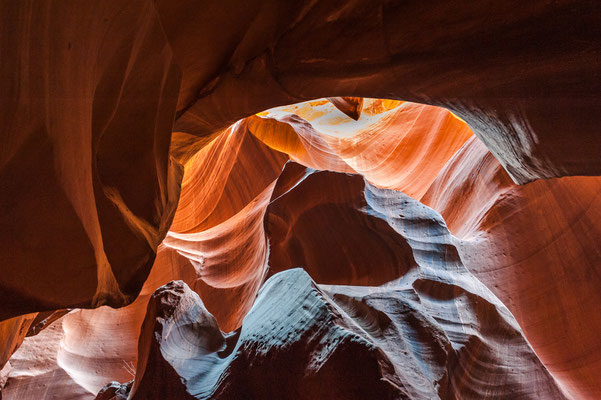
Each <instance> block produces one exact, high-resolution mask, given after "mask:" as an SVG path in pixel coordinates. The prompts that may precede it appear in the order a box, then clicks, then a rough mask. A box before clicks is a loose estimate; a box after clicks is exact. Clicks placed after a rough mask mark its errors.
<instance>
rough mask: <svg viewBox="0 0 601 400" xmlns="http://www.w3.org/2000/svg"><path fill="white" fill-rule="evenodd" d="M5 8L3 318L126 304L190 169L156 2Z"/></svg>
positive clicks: (0, 202) (0, 13) (0, 119)
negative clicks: (172, 152) (174, 146)
mask: <svg viewBox="0 0 601 400" xmlns="http://www.w3.org/2000/svg"><path fill="white" fill-rule="evenodd" d="M0 18H2V21H1V22H0V25H1V26H2V27H3V29H2V35H1V36H2V42H1V58H2V59H3V60H11V62H3V63H2V66H1V67H0V68H1V75H2V80H1V81H2V82H1V83H0V85H1V87H0V92H1V93H2V96H1V97H0V102H1V106H0V110H1V111H0V123H1V125H2V126H3V127H4V128H3V134H2V136H1V137H0V148H1V149H2V150H1V151H0V181H1V182H2V190H1V191H0V208H2V210H3V214H2V217H0V241H1V242H2V243H3V246H2V248H1V249H0V264H1V265H2V276H1V278H0V288H1V290H0V303H1V304H2V307H1V308H0V320H3V319H7V318H10V317H13V316H17V315H20V314H25V313H32V312H38V311H45V310H55V309H62V308H68V307H98V306H100V305H103V304H110V305H112V306H123V305H125V304H128V303H130V302H131V301H133V300H134V299H135V296H137V294H138V292H139V290H140V288H141V287H142V284H143V283H144V280H145V279H146V276H147V275H148V272H149V271H150V268H151V266H152V264H153V260H154V256H155V252H156V249H157V246H158V245H159V243H160V242H161V240H162V239H163V237H164V236H165V234H166V233H167V230H168V228H169V225H170V223H171V219H172V217H173V213H174V212H175V207H176V204H177V198H178V195H179V180H180V179H181V177H180V176H179V175H180V172H179V168H177V167H176V166H175V165H174V164H173V163H172V162H171V161H170V158H169V155H168V151H169V141H170V129H171V125H172V122H173V117H174V107H175V102H176V100H177V95H178V84H179V79H180V73H179V71H178V69H177V67H176V66H175V63H174V60H173V57H172V53H171V50H170V47H169V45H168V42H167V41H166V38H165V35H164V33H163V31H162V28H161V25H160V22H159V20H158V19H157V16H156V13H155V10H154V8H153V7H152V5H151V4H150V3H148V2H132V3H127V4H125V3H122V2H119V1H109V2H103V3H102V4H92V3H85V4H84V3H81V2H77V1H64V2H59V3H53V2H48V1H46V2H42V3H41V4H37V3H36V2H30V1H18V2H11V1H5V2H2V5H1V8H0ZM82 26H83V27H85V28H84V29H82V28H81V27H82Z"/></svg>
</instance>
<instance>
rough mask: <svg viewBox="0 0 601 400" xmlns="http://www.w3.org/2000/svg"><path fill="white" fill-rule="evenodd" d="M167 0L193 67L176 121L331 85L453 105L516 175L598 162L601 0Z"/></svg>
mask: <svg viewBox="0 0 601 400" xmlns="http://www.w3.org/2000/svg"><path fill="white" fill-rule="evenodd" d="M157 9H158V12H159V15H160V18H161V21H162V23H163V27H164V29H165V32H166V34H167V37H168V39H169V41H170V44H171V46H172V48H173V51H174V54H175V56H176V58H177V60H178V63H179V65H180V67H181V68H182V72H183V80H182V89H181V92H180V97H179V102H178V107H177V109H178V113H177V120H176V124H175V127H176V130H177V131H182V132H187V133H192V134H196V135H199V136H203V135H209V134H211V133H212V132H214V131H215V130H218V129H224V128H226V127H228V126H229V125H231V124H232V123H234V122H235V121H237V120H239V119H241V118H243V117H247V116H249V115H252V114H254V113H257V112H260V111H263V110H266V109H269V108H272V107H275V106H279V105H283V104H292V103H298V102H301V101H306V100H310V99H315V98H320V97H327V96H333V95H334V96H361V97H377V98H394V99H399V100H407V101H413V102H416V103H425V104H431V105H436V106H441V107H445V108H448V109H450V110H452V111H453V112H454V113H455V114H457V115H459V116H460V117H461V118H463V119H464V120H465V121H466V122H468V124H469V125H470V126H471V127H472V129H474V132H475V134H476V135H477V136H478V137H479V138H481V139H482V141H483V142H484V143H485V144H486V145H487V147H488V148H489V149H490V150H491V152H492V153H493V154H494V155H495V157H497V158H498V159H499V160H500V161H501V164H502V165H503V166H504V167H505V169H506V170H507V171H508V172H509V174H510V175H511V176H512V178H513V179H515V180H516V181H517V182H520V183H525V182H528V181H531V180H533V179H536V178H549V177H558V176H565V175H599V174H601V158H600V157H598V154H599V153H601V139H600V137H599V135H598V132H599V128H598V126H599V122H600V121H599V117H598V116H599V115H601V103H599V101H598V94H599V93H600V92H601V79H599V71H600V70H601V68H600V67H601V57H600V54H601V53H600V51H601V50H600V49H601V46H600V43H599V39H598V38H599V37H600V36H601V5H599V4H598V3H596V2H590V1H568V0H565V1H558V2H553V3H550V2H548V1H545V0H536V1H531V2H529V3H528V4H527V5H524V4H523V2H522V1H518V0H510V1H504V2H492V1H484V2H478V3H472V2H469V3H468V2H462V3H458V2H456V1H451V0H446V1H442V2H437V3H436V4H428V5H426V4H424V3H423V2H421V1H418V0H410V1H404V2H401V3H397V2H391V1H386V0H377V1H375V2H374V1H373V0H357V1H354V2H352V3H349V4H346V3H345V4H344V6H343V7H342V6H341V4H340V2H338V1H335V0H325V1H319V2H314V1H309V0H304V1H295V2H292V3H291V2H280V1H275V0H253V1H250V2H247V3H246V4H245V7H240V6H239V4H238V2H237V1H235V0H228V1H225V2H221V3H219V5H217V4H213V3H212V2H211V1H201V2H198V1H191V0H187V1H185V0H181V1H177V2H173V1H167V0H163V1H158V2H157ZM224 26H227V27H229V29H226V30H225V29H223V27H224ZM213 32H220V35H219V36H218V38H215V35H214V34H213ZM351 38H352V39H351ZM347 39H348V40H347ZM566 132H577V133H576V134H574V135H569V134H566Z"/></svg>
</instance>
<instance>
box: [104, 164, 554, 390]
mask: <svg viewBox="0 0 601 400" xmlns="http://www.w3.org/2000/svg"><path fill="white" fill-rule="evenodd" d="M322 174H326V176H327V175H329V173H317V174H316V175H322ZM336 176H338V177H339V179H341V180H343V181H344V180H348V179H349V178H355V177H348V176H344V175H336ZM362 189H364V193H365V197H366V198H367V199H368V200H366V202H369V204H370V206H372V207H373V208H372V209H371V213H372V214H374V213H379V212H382V211H385V212H386V214H379V215H380V218H382V219H383V220H384V221H385V223H389V224H390V226H391V227H392V228H393V229H394V232H396V233H397V235H398V236H399V239H401V240H403V241H405V243H406V245H407V248H408V249H409V252H410V253H411V256H412V258H413V260H414V262H413V263H412V265H411V266H410V267H411V269H410V270H409V271H408V272H407V273H406V274H404V275H403V277H402V278H400V279H397V280H394V281H391V282H389V283H387V284H385V285H383V286H380V287H370V286H345V285H343V286H341V285H337V286H321V287H320V286H318V285H316V284H315V283H313V282H312V280H311V279H310V278H309V276H308V275H307V274H306V273H305V272H303V271H302V270H300V269H294V270H291V271H286V272H281V273H279V274H275V275H274V276H273V277H271V278H270V279H269V280H268V281H267V282H266V284H265V285H264V286H263V288H262V289H261V292H260V293H259V296H258V297H257V300H256V301H255V304H254V306H253V308H252V309H251V311H250V312H249V313H248V315H247V316H246V317H245V319H244V323H243V325H242V328H241V329H240V330H238V331H235V332H232V333H231V334H227V335H226V334H223V333H222V332H221V331H220V330H219V327H218V324H217V321H216V320H215V319H214V317H212V316H211V315H210V314H209V313H208V312H207V311H206V309H205V308H204V306H203V304H202V302H201V301H200V299H199V298H198V296H197V295H196V294H195V293H194V292H192V291H191V290H190V289H189V288H188V287H187V286H186V285H185V284H183V282H179V283H178V282H171V283H169V284H168V285H166V286H163V287H162V288H160V289H158V290H157V291H156V292H155V294H154V295H153V297H152V299H151V301H150V303H149V306H148V310H147V314H146V318H145V321H144V324H143V326H142V333H141V335H140V341H139V344H138V346H139V348H138V353H139V355H140V359H139V360H138V367H137V375H136V379H135V380H134V382H133V385H132V384H128V385H127V386H126V387H121V386H118V385H116V384H111V385H109V386H108V387H106V388H105V389H104V391H103V392H101V394H100V395H99V397H98V398H106V399H111V398H118V397H111V393H116V391H117V390H120V391H122V392H124V391H127V390H128V388H131V389H129V390H130V393H129V396H130V398H132V399H137V398H139V399H154V398H156V399H159V398H191V399H193V398H197V399H204V398H249V399H252V398H257V399H263V398H295V399H297V398H298V399H304V398H306V399H309V398H326V397H329V398H348V399H352V398H356V399H365V398H382V399H384V398H395V399H396V398H424V399H431V398H444V399H446V398H483V397H492V398H508V399H509V398H512V399H513V398H563V395H562V393H561V391H560V390H559V388H558V387H557V385H556V384H555V381H554V380H553V378H552V377H551V375H550V374H549V373H548V372H547V371H546V369H545V368H544V366H543V365H542V364H541V363H540V361H539V360H538V358H537V357H536V355H535V354H534V352H533V350H532V349H531V348H530V346H529V345H528V343H527V342H526V340H525V339H524V337H523V336H522V334H521V332H520V329H519V326H518V325H517V323H516V321H515V319H514V318H513V317H512V315H511V314H510V313H509V311H508V310H507V309H506V308H505V307H504V306H503V305H502V303H501V302H500V301H499V300H498V299H497V298H496V297H495V296H494V295H493V294H492V293H491V292H490V291H489V290H488V289H486V287H485V286H484V285H483V284H481V283H480V282H479V281H478V280H477V279H476V278H475V277H474V276H473V275H472V274H471V273H469V272H468V271H467V269H465V267H463V265H462V264H461V260H460V258H459V254H458V252H457V251H456V250H455V247H454V246H453V244H452V237H451V235H450V234H449V233H448V230H447V229H446V226H445V224H444V222H443V221H442V219H441V218H440V216H439V215H437V214H436V213H435V212H434V211H433V210H431V209H429V208H427V207H425V206H423V205H421V204H420V203H418V202H417V201H415V200H413V199H411V198H409V197H407V196H405V195H402V194H400V193H398V192H392V191H386V190H381V189H377V188H374V187H371V186H369V185H368V186H364V187H363V188H362ZM382 204H386V205H387V208H386V209H385V210H382V208H381V206H382ZM363 211H365V210H363ZM424 238H429V240H428V239H424ZM453 250H454V251H453ZM335 264H336V263H335V261H334V262H333V265H334V266H335ZM357 365H361V366H362V368H361V369H360V370H359V369H358V368H357ZM500 371H504V373H500ZM166 382H169V383H170V384H165V383H166ZM115 396H116V395H115Z"/></svg>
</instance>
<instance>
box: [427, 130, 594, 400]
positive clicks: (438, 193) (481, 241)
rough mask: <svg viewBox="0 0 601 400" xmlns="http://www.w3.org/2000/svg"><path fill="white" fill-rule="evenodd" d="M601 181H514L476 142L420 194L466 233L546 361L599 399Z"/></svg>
mask: <svg viewBox="0 0 601 400" xmlns="http://www.w3.org/2000/svg"><path fill="white" fill-rule="evenodd" d="M600 195H601V179H600V178H598V177H570V178H560V179H552V180H541V181H536V182H532V183H529V184H528V185H524V186H517V185H514V184H512V183H511V181H510V179H509V176H508V175H507V174H506V173H505V171H504V170H503V168H502V167H501V165H500V164H499V163H498V162H497V161H496V160H495V159H494V158H493V157H492V155H491V154H490V153H489V152H488V151H487V150H486V148H485V147H484V145H483V144H482V143H480V142H478V141H477V140H473V141H471V142H470V143H468V144H467V145H466V146H465V147H464V148H463V149H462V150H461V151H460V152H458V153H457V155H456V156H455V157H454V159H453V160H452V161H451V162H449V164H448V165H447V166H446V167H445V168H444V169H443V170H442V171H441V174H440V176H439V178H438V179H437V180H436V181H435V182H434V184H433V185H432V187H431V188H430V190H429V191H428V193H426V195H425V196H424V198H423V199H422V201H423V202H424V203H426V204H429V205H430V206H432V207H433V208H435V209H437V210H440V211H441V213H442V215H444V216H445V220H447V221H448V224H449V227H450V228H451V230H452V231H453V232H455V233H456V234H457V235H458V236H460V237H462V238H464V239H465V240H463V241H462V243H461V245H460V246H459V251H460V253H461V256H462V259H463V260H464V263H465V265H466V266H467V267H468V269H469V270H470V271H471V272H472V273H474V274H475V275H476V276H477V277H478V278H479V279H480V280H481V281H482V282H483V283H485V284H486V285H487V286H488V287H489V288H490V289H491V290H492V291H493V292H494V293H495V294H496V295H497V296H498V297H499V298H500V299H501V300H502V301H503V303H504V304H506V305H507V307H508V308H509V309H510V310H511V311H512V313H513V314H514V315H515V317H516V319H517V320H518V322H519V323H520V326H521V327H522V329H523V330H524V333H525V334H526V336H527V338H528V340H529V342H530V343H531V344H532V346H533V347H534V349H535V350H536V352H537V354H538V355H539V356H540V357H541V360H542V361H543V362H544V363H545V365H546V366H547V367H548V368H549V370H550V371H551V372H552V373H553V374H554V375H555V376H556V377H557V378H559V379H560V380H561V381H562V382H563V383H564V385H566V387H567V388H568V389H569V390H570V391H571V392H572V393H573V394H574V396H575V397H576V398H590V399H594V398H597V397H599V396H601V388H600V387H599V385H598V383H597V382H599V379H601V369H600V363H601V349H600V348H599V344H600V342H599V339H598V337H597V335H595V334H594V332H596V331H597V330H598V329H601V317H599V316H598V315H597V314H596V313H591V312H589V310H591V309H592V308H594V307H595V306H593V304H598V302H600V301H601V294H600V293H599V291H598V287H599V285H601V274H600V271H599V265H600V264H599V263H600V262H601V254H600V253H599V251H598V246H596V244H595V243H597V242H598V241H599V239H600V238H601V229H600V228H599V224H598V220H599V215H600V214H601V196H600Z"/></svg>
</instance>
